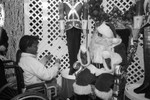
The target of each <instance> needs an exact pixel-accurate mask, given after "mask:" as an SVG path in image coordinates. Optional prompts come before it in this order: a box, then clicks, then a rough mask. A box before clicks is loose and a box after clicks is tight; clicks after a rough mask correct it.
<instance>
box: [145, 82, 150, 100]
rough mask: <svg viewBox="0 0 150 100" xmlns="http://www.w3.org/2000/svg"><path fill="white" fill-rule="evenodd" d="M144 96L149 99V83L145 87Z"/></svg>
mask: <svg viewBox="0 0 150 100" xmlns="http://www.w3.org/2000/svg"><path fill="white" fill-rule="evenodd" d="M145 98H148V99H150V85H149V86H148V87H147V89H146V92H145Z"/></svg>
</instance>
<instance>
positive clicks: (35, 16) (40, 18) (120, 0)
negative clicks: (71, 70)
mask: <svg viewBox="0 0 150 100" xmlns="http://www.w3.org/2000/svg"><path fill="white" fill-rule="evenodd" d="M104 1H105V2H103V6H104V11H105V12H108V13H109V12H111V10H112V9H113V7H114V5H115V6H116V7H118V8H119V9H120V10H121V11H122V12H124V11H126V10H128V9H129V8H130V5H132V4H133V3H134V2H135V1H134V0H104ZM58 4H59V0H24V16H25V34H31V35H38V36H39V37H40V45H39V53H38V57H39V59H41V58H42V57H43V56H45V55H48V54H52V55H53V57H52V60H51V61H50V62H49V64H48V65H47V66H48V67H49V66H52V65H53V64H54V60H55V59H56V58H60V59H61V66H62V68H61V70H62V69H64V68H66V67H68V66H69V63H68V62H69V59H68V50H67V46H66V37H64V38H63V39H62V38H60V37H59V26H58V20H59V15H58ZM88 27H89V35H88V39H89V41H90V37H91V35H92V33H93V29H94V22H93V21H92V20H91V19H90V20H89V25H88ZM82 41H83V34H82ZM82 41H81V42H82ZM140 48H142V46H141V45H140ZM138 52H140V54H141V52H142V51H141V49H140V50H139V51H138ZM138 54H139V53H138ZM139 56H141V55H136V57H135V58H134V61H135V62H133V63H132V65H130V66H129V68H128V80H127V81H128V83H134V82H136V81H138V80H140V79H141V78H143V68H142V67H141V66H143V65H142V64H141V58H139Z"/></svg>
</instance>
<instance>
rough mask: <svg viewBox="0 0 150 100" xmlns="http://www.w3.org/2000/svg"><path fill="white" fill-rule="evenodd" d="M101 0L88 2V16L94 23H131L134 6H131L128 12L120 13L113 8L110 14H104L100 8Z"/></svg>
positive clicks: (117, 9)
mask: <svg viewBox="0 0 150 100" xmlns="http://www.w3.org/2000/svg"><path fill="white" fill-rule="evenodd" d="M102 2H103V0H90V1H89V15H90V17H91V19H93V20H94V21H95V22H98V23H101V22H103V21H111V22H113V23H116V22H117V21H120V20H121V21H124V22H130V23H131V22H133V16H134V15H135V8H136V7H135V6H134V5H132V6H131V7H130V9H129V10H128V11H124V12H122V11H121V10H119V8H118V7H116V6H113V9H112V10H111V12H110V13H105V12H104V8H103V6H102Z"/></svg>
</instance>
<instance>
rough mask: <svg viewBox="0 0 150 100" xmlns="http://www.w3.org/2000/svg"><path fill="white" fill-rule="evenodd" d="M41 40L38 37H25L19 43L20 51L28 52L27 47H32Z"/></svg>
mask: <svg viewBox="0 0 150 100" xmlns="http://www.w3.org/2000/svg"><path fill="white" fill-rule="evenodd" d="M38 40H39V38H38V36H32V35H24V36H23V37H22V38H21V39H20V42H19V49H20V50H21V51H22V52H26V49H27V47H31V46H32V44H33V43H34V42H35V41H37V42H38Z"/></svg>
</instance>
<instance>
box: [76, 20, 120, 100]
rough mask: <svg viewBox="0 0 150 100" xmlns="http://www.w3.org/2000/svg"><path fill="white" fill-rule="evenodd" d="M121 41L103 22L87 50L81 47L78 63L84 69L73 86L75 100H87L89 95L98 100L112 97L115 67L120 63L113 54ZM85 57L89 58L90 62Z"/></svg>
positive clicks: (118, 56) (117, 57)
mask: <svg viewBox="0 0 150 100" xmlns="http://www.w3.org/2000/svg"><path fill="white" fill-rule="evenodd" d="M114 30H115V29H114ZM121 41H122V40H121V38H120V37H118V36H117V35H116V34H115V31H113V30H112V29H111V26H109V25H107V24H106V22H103V23H102V24H101V25H100V26H98V27H97V28H96V30H95V32H94V34H93V36H92V38H91V43H90V47H89V50H88V49H87V48H86V47H82V46H83V45H81V48H80V50H79V53H78V62H80V63H81V66H82V67H84V68H83V69H82V70H81V71H80V72H79V73H78V74H77V77H76V82H75V83H74V84H73V88H74V92H75V93H76V95H77V100H88V96H89V94H91V93H94V94H95V95H96V97H97V99H98V100H109V99H110V98H111V97H112V93H113V90H112V89H113V84H114V71H115V67H116V65H119V64H120V63H121V62H122V58H121V56H120V55H119V54H118V53H116V52H114V47H115V46H117V45H119V44H120V43H121ZM86 57H87V58H88V57H90V60H89V58H88V59H86ZM76 65H78V64H76ZM92 87H94V88H92Z"/></svg>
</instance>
